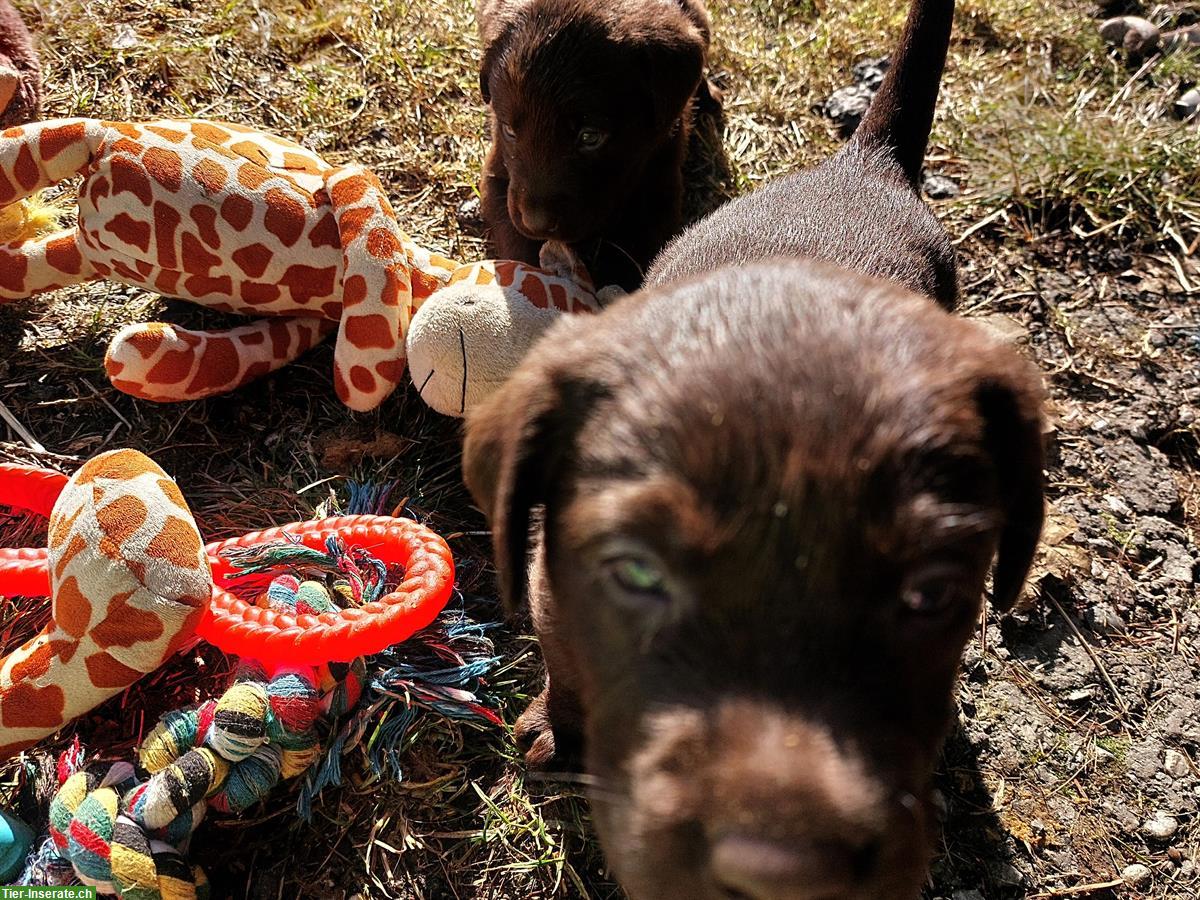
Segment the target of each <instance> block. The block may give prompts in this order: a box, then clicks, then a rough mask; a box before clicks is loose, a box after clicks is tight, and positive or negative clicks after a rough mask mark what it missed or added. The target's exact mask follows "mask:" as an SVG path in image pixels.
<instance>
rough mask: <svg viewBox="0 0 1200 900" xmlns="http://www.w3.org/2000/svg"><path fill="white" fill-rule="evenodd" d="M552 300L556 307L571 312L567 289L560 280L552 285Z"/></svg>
mask: <svg viewBox="0 0 1200 900" xmlns="http://www.w3.org/2000/svg"><path fill="white" fill-rule="evenodd" d="M550 302H551V303H553V304H554V308H555V309H561V310H562V311H563V312H570V309H571V308H570V305H569V304H568V302H567V289H566V288H565V287H563V286H562V285H561V284H559V283H558V282H554V283H553V284H551V285H550Z"/></svg>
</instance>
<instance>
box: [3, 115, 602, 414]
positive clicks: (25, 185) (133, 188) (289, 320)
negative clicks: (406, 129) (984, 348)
mask: <svg viewBox="0 0 1200 900" xmlns="http://www.w3.org/2000/svg"><path fill="white" fill-rule="evenodd" d="M75 175H82V176H83V178H84V180H83V184H82V185H81V187H80V189H79V217H78V224H77V225H76V226H75V227H74V228H70V229H67V230H65V231H60V232H58V233H55V234H50V235H47V236H44V237H41V238H38V239H36V240H29V241H25V242H18V243H14V244H9V245H8V246H3V247H0V301H3V300H6V299H7V300H14V299H23V298H26V297H29V296H32V295H34V294H37V293H39V292H42V291H48V290H52V289H55V288H59V287H63V286H65V285H68V284H79V283H82V282H86V281H92V280H97V279H102V278H106V279H111V280H113V281H119V282H122V283H124V284H129V285H134V286H136V287H141V288H145V289H148V290H153V291H157V292H159V293H162V294H165V295H168V296H173V297H182V298H185V299H188V300H191V301H193V302H196V303H199V304H202V305H204V306H207V307H209V308H211V309H216V310H220V311H224V312H236V313H242V314H246V315H253V316H267V317H269V318H259V319H256V320H255V321H253V322H251V323H249V324H247V325H244V326H241V327H238V328H232V329H227V330H224V331H189V330H186V329H183V328H177V327H174V326H171V325H166V324H162V323H150V324H144V325H133V326H129V327H127V328H125V329H123V330H122V331H121V332H119V333H118V334H117V335H116V337H115V338H114V339H113V342H112V343H111V345H110V346H109V351H108V354H107V357H106V359H105V368H106V370H107V372H108V375H109V379H110V380H111V381H112V383H113V385H114V386H115V387H117V388H118V389H120V390H122V391H125V392H126V393H129V394H132V395H134V396H137V397H141V398H143V399H147V400H156V401H164V402H165V401H178V400H193V399H198V398H201V397H210V396H214V395H217V394H222V393H226V392H228V391H231V390H233V389H235V388H238V387H240V386H242V385H244V384H246V383H247V382H249V381H252V380H253V379H255V378H258V377H261V376H262V375H265V374H267V373H268V372H272V371H274V370H276V369H278V368H280V367H282V366H284V365H286V364H287V363H289V362H291V361H292V360H294V359H296V357H298V356H299V355H300V354H301V353H303V352H305V351H306V350H308V349H309V348H310V347H312V346H313V345H314V344H316V343H317V342H318V341H320V340H321V339H323V338H324V337H325V336H326V335H327V334H329V333H330V332H332V331H333V330H334V329H335V328H336V329H337V331H338V334H337V342H336V346H335V350H334V386H335V389H336V391H337V394H338V397H339V398H340V399H341V400H342V402H343V403H345V404H346V405H347V406H349V407H350V408H352V409H355V410H369V409H373V408H375V407H376V406H378V405H379V404H380V403H381V402H383V400H384V399H385V398H386V397H387V396H388V395H389V394H390V393H391V392H392V391H393V390H394V389H395V387H396V385H397V384H398V383H399V381H400V379H401V377H402V376H403V373H404V368H405V360H406V346H405V343H406V337H407V334H408V327H409V321H410V319H411V318H412V315H413V313H414V312H415V311H416V310H417V309H418V308H419V307H420V306H421V304H422V303H423V302H424V301H425V300H426V299H428V298H429V297H430V295H432V294H434V293H435V292H437V291H439V290H441V289H443V288H445V287H446V286H448V285H460V286H464V287H461V288H460V290H463V289H466V288H469V289H470V290H471V291H473V292H476V293H477V294H478V296H480V297H490V296H494V295H497V294H499V295H502V296H504V297H506V298H507V300H508V301H509V302H510V305H511V303H518V304H523V305H530V304H532V306H534V307H539V308H543V309H544V308H546V307H548V306H553V307H554V308H556V309H557V310H560V311H575V310H591V309H594V308H595V305H596V301H595V291H594V289H593V287H592V284H591V282H590V280H588V279H587V278H586V276H585V275H581V273H579V272H577V271H575V270H571V271H566V270H559V271H556V272H550V271H546V270H543V269H539V268H536V267H532V266H527V265H523V264H520V263H510V262H497V263H493V262H483V263H475V264H467V265H460V264H459V263H456V262H453V261H451V260H449V259H447V258H445V257H442V256H439V255H437V254H435V253H431V252H429V251H428V250H425V249H423V248H421V247H419V246H417V245H416V244H415V243H414V242H413V241H412V240H411V239H410V238H409V237H408V235H406V234H405V233H404V232H403V231H402V230H401V229H400V227H399V224H398V222H397V219H396V214H395V213H394V211H393V210H392V207H391V205H390V204H389V203H388V200H387V198H386V196H385V195H384V191H383V188H382V186H381V184H380V183H379V181H378V179H377V178H375V176H374V175H373V174H371V173H370V172H369V171H367V170H366V169H364V168H362V167H361V166H357V165H342V166H335V165H332V164H330V163H328V162H326V161H325V160H323V159H322V158H321V157H320V156H318V155H316V154H315V153H313V152H312V151H310V150H308V149H306V148H304V147H302V146H300V145H299V144H295V143H293V142H291V141H287V140H284V139H283V138H279V137H276V136H274V135H270V134H266V133H263V132H258V131H253V130H251V129H248V128H244V127H242V126H239V125H232V124H228V123H216V122H204V121H198V120H174V119H167V120H161V121H157V122H149V123H146V124H139V125H133V124H128V123H119V122H105V121H100V120H97V119H61V120H56V121H50V122H41V123H37V124H34V125H27V126H24V127H21V128H12V129H9V130H7V131H5V132H3V133H0V206H4V205H6V204H11V203H14V202H17V201H19V200H21V199H23V198H25V197H28V196H29V195H31V194H32V193H33V192H35V191H37V190H39V189H41V188H45V187H48V186H50V185H52V184H56V183H58V182H60V181H63V180H65V179H67V178H70V177H72V176H75ZM493 337H494V339H495V341H496V342H498V343H499V344H501V345H503V344H504V342H505V341H506V340H508V338H509V332H508V331H506V330H504V329H501V330H500V331H498V332H497V333H496V334H494V335H493ZM519 339H520V340H522V341H525V340H527V339H526V337H525V336H523V335H522V336H520V338H519ZM435 365H436V363H435Z"/></svg>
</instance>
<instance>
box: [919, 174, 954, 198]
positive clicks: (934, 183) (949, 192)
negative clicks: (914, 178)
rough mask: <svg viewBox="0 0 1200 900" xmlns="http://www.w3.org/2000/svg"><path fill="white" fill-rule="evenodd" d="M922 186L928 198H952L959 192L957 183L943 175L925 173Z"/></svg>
mask: <svg viewBox="0 0 1200 900" xmlns="http://www.w3.org/2000/svg"><path fill="white" fill-rule="evenodd" d="M923 187H924V188H925V196H926V197H928V198H929V199H930V200H953V199H954V198H955V197H957V196H958V194H959V187H958V184H956V183H955V181H954V180H953V179H952V178H947V177H946V176H945V175H926V176H925V183H924V185H923Z"/></svg>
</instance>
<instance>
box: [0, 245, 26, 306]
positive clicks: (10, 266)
mask: <svg viewBox="0 0 1200 900" xmlns="http://www.w3.org/2000/svg"><path fill="white" fill-rule="evenodd" d="M0 263H2V265H0V290H5V291H10V292H12V293H13V294H18V295H19V294H20V293H21V292H22V291H23V290H25V277H26V276H27V275H28V274H29V260H28V259H26V258H25V257H24V256H22V255H21V254H19V253H10V252H8V251H6V250H4V249H3V248H0Z"/></svg>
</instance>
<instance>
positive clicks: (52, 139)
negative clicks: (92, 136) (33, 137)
mask: <svg viewBox="0 0 1200 900" xmlns="http://www.w3.org/2000/svg"><path fill="white" fill-rule="evenodd" d="M83 138H84V128H83V123H82V122H73V123H72V124H70V125H60V126H58V127H57V128H47V129H46V130H45V131H43V132H42V134H41V136H40V137H39V138H38V155H39V156H40V157H41V158H42V159H43V160H44V161H45V162H49V161H50V160H52V159H54V157H56V156H58V155H59V154H60V153H62V152H63V151H64V150H66V149H67V148H68V147H72V146H76V145H78V144H79V143H80V141H82V140H83Z"/></svg>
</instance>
